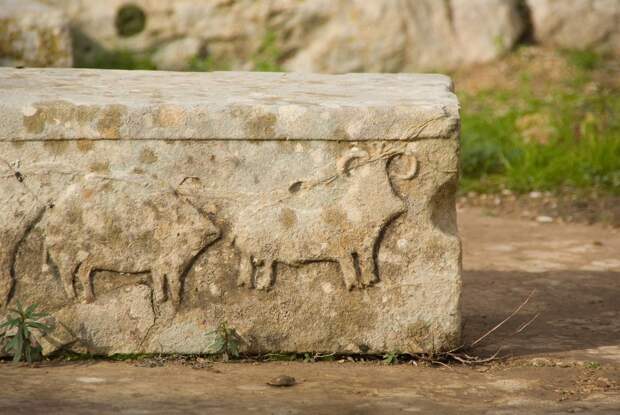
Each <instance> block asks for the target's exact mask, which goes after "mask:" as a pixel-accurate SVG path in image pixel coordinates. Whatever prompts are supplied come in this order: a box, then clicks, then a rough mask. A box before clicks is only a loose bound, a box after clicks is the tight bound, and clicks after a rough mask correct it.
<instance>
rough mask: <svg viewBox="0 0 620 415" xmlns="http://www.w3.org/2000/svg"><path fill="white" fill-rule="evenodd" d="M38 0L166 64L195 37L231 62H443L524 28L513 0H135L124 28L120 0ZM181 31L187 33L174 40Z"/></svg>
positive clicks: (386, 67)
mask: <svg viewBox="0 0 620 415" xmlns="http://www.w3.org/2000/svg"><path fill="white" fill-rule="evenodd" d="M46 1H47V2H48V3H50V4H54V5H56V6H58V7H59V8H61V9H63V10H65V11H66V12H67V13H68V14H69V15H70V16H71V20H72V22H73V24H74V25H75V27H76V28H77V29H78V30H79V31H81V32H83V34H84V36H83V38H84V39H90V41H92V42H94V43H96V44H97V45H99V46H102V47H104V48H109V49H129V50H139V51H140V50H141V51H145V50H149V49H153V48H154V49H160V48H163V49H164V50H167V52H162V53H159V52H158V53H157V55H156V56H157V61H158V63H159V64H160V65H162V67H166V68H170V67H174V68H179V66H178V65H187V63H188V60H189V59H188V58H187V57H186V56H182V55H175V54H171V53H170V48H173V47H175V46H174V45H177V46H178V45H182V46H183V49H184V51H188V50H189V49H185V48H186V47H188V46H191V47H192V48H193V46H194V45H193V42H195V41H196V40H199V41H200V42H201V43H202V46H201V48H199V49H198V50H200V51H201V53H202V54H203V55H204V54H208V55H209V56H211V59H212V62H214V63H215V64H217V65H219V66H220V67H222V66H231V67H232V68H237V69H249V68H252V67H253V66H255V65H256V61H257V60H259V59H260V57H257V55H260V53H261V49H263V48H265V47H268V48H269V49H270V50H272V51H274V53H273V54H272V56H270V58H275V59H276V60H277V61H278V63H280V64H282V65H283V67H284V68H286V69H287V70H292V71H303V72H328V73H346V72H397V71H411V70H436V69H450V68H455V67H458V66H460V65H466V64H472V63H479V62H485V61H489V60H492V59H494V58H497V57H499V56H501V55H502V54H504V53H506V52H508V51H509V50H510V49H511V48H512V47H513V46H514V45H515V44H516V42H517V41H518V40H519V38H520V37H521V34H522V33H523V31H524V28H525V24H524V19H523V16H522V15H521V13H520V8H519V0H446V1H439V0H373V1H368V0H354V1H351V0H304V1H299V0H233V1H228V0H227V1H199V0H198V1H197V0H177V1H174V2H166V1H158V0H136V1H133V2H132V4H135V5H138V6H139V7H141V8H142V9H143V10H144V12H145V15H146V19H147V20H146V26H145V28H144V30H143V31H142V32H140V33H139V34H136V35H134V36H129V37H126V36H120V35H119V33H118V30H117V28H116V25H115V20H116V15H117V13H118V10H119V9H120V8H121V7H122V6H123V5H125V4H126V1H125V0H108V1H105V2H92V1H90V0H46ZM370 28H372V30H370ZM184 38H190V39H193V40H192V41H189V42H190V44H187V43H185V42H182V43H180V44H179V43H178V42H179V39H184ZM88 47H89V48H91V49H92V44H91V45H90V46H88ZM273 55H275V56H273ZM176 58H181V59H185V61H178V60H175V59H176Z"/></svg>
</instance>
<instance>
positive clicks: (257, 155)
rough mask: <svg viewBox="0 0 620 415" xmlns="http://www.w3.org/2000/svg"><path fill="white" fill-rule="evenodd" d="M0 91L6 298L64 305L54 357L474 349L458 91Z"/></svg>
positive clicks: (413, 80) (14, 74) (1, 253)
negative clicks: (463, 235) (64, 351)
mask: <svg viewBox="0 0 620 415" xmlns="http://www.w3.org/2000/svg"><path fill="white" fill-rule="evenodd" d="M0 79H1V80H0V84H1V86H2V88H0V120H1V122H0V137H1V139H0V190H1V191H0V206H1V208H0V240H1V241H2V243H1V245H0V266H1V268H0V303H1V304H2V305H3V306H4V305H7V303H8V304H12V303H13V302H15V301H16V300H18V299H19V300H21V302H22V303H25V304H28V303H38V304H40V305H41V308H42V309H44V310H46V311H47V312H49V313H51V314H52V316H53V319H54V320H55V321H56V323H57V324H56V327H57V329H56V331H55V332H54V333H53V334H52V335H51V336H50V338H49V339H50V340H51V341H50V344H47V345H46V347H47V350H48V351H51V350H53V349H54V348H58V347H69V348H73V349H75V350H80V351H84V350H87V351H90V352H91V353H109V354H111V353H128V352H154V353H158V352H167V353H204V352H206V351H207V347H208V345H209V344H210V342H211V340H210V338H209V337H207V336H206V335H205V333H206V332H207V331H208V330H210V329H212V328H214V327H216V326H217V325H218V324H219V323H220V322H222V321H226V322H227V323H228V325H229V326H231V327H235V328H236V329H237V330H238V331H239V333H240V334H241V335H242V336H243V337H244V339H246V341H247V343H246V344H245V346H244V347H245V348H246V350H247V351H249V352H254V353H258V352H261V353H262V352H267V351H290V352H303V351H326V352H342V353H345V352H352V353H356V352H362V353H383V352H386V351H400V352H422V351H425V352H430V351H436V350H438V349H445V348H449V347H452V346H454V345H455V344H456V343H457V342H458V339H459V335H460V313H459V303H460V272H461V268H460V242H459V239H458V235H457V230H456V214H455V205H454V194H455V191H456V184H457V179H458V146H459V142H458V125H459V123H458V103H457V101H456V98H455V97H454V95H453V94H452V92H451V91H450V87H451V82H450V80H449V79H448V78H446V77H443V76H437V75H346V76H302V75H292V74H291V75H283V74H244V73H230V74H225V73H214V74H179V73H164V74H150V73H147V72H120V71H93V70H91V71H82V70H65V71H62V70H2V71H0ZM114 138H116V139H114ZM286 138H295V140H287V139H286ZM132 296H135V298H133V297H132ZM1 315H2V314H0V318H1ZM115 319H117V320H119V324H117V325H115V324H114V321H113V320H115ZM114 330H118V332H117V333H115V332H114Z"/></svg>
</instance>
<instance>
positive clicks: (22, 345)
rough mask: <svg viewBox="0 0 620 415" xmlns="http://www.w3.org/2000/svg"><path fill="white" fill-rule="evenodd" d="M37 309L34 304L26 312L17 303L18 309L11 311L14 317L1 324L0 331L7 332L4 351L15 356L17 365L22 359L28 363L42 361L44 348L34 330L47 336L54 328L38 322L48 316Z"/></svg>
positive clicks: (14, 360)
mask: <svg viewBox="0 0 620 415" xmlns="http://www.w3.org/2000/svg"><path fill="white" fill-rule="evenodd" d="M36 309H37V305H36V304H32V305H30V306H29V307H28V308H26V309H25V310H24V308H23V307H22V305H21V303H20V302H19V301H17V308H12V309H9V311H10V312H11V313H12V315H9V317H8V319H7V321H6V322H4V323H2V324H0V329H4V330H5V332H4V336H3V337H4V340H5V341H6V345H5V346H4V349H5V351H6V352H7V353H9V354H10V355H12V356H13V362H16V363H17V362H19V361H21V360H22V359H25V360H26V361H27V362H28V363H32V362H33V361H38V360H41V357H42V355H41V352H42V348H41V345H40V344H39V342H38V341H37V339H36V338H35V337H34V335H33V333H32V330H33V329H34V330H39V331H40V332H41V333H42V334H46V333H47V332H49V331H50V330H51V329H52V328H51V327H50V326H49V325H47V324H44V323H41V322H39V321H38V320H39V319H41V318H44V317H48V315H47V314H46V313H37V312H36Z"/></svg>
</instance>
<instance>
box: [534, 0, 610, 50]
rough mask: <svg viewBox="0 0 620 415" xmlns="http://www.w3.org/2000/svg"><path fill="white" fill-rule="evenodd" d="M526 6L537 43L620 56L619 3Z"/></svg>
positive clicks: (544, 0) (538, 0)
mask: <svg viewBox="0 0 620 415" xmlns="http://www.w3.org/2000/svg"><path fill="white" fill-rule="evenodd" d="M527 5H528V7H529V9H530V14H531V17H532V25H533V29H534V37H535V38H536V40H538V41H539V42H541V43H543V44H547V45H551V46H556V47H561V48H569V49H588V48H590V49H594V50H597V51H600V52H603V53H612V54H615V55H617V56H620V1H618V0H528V1H527Z"/></svg>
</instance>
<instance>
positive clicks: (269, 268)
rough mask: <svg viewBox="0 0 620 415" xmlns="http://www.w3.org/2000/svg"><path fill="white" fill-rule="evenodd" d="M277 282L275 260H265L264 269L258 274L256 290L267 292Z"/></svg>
mask: <svg viewBox="0 0 620 415" xmlns="http://www.w3.org/2000/svg"><path fill="white" fill-rule="evenodd" d="M274 281H275V262H274V261H273V259H268V260H265V264H264V266H263V269H262V270H260V271H258V272H257V273H256V288H257V289H258V290H267V289H269V287H271V286H272V285H273V283H274Z"/></svg>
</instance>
